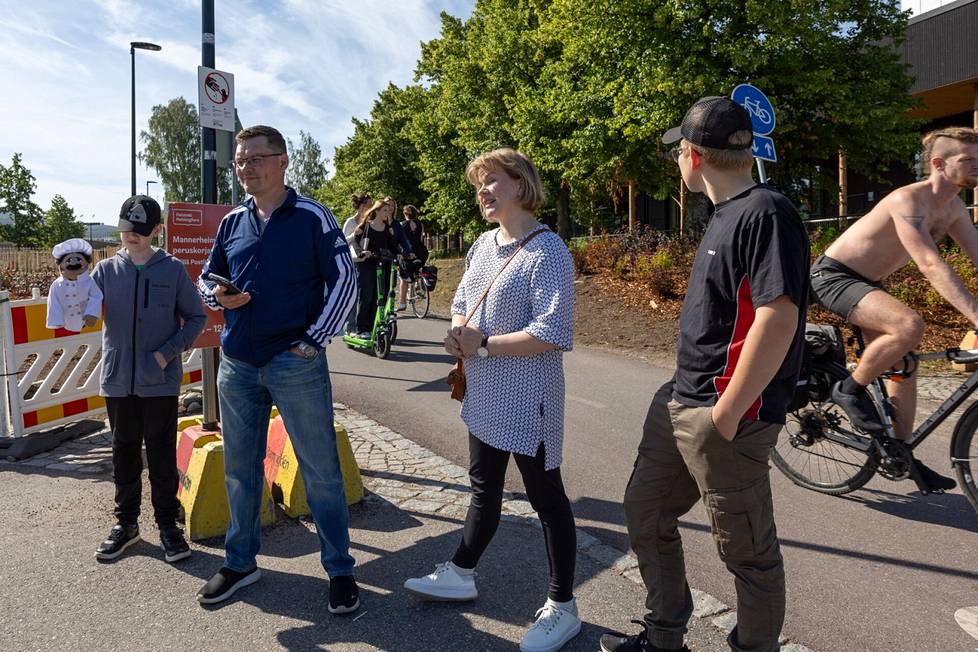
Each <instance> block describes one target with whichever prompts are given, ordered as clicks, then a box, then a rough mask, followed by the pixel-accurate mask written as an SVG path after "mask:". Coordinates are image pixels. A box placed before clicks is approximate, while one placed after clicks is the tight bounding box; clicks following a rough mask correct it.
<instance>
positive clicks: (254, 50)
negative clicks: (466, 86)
mask: <svg viewBox="0 0 978 652" xmlns="http://www.w3.org/2000/svg"><path fill="white" fill-rule="evenodd" d="M215 4H216V29H215V34H216V59H217V66H216V67H217V68H218V69H219V70H225V71H228V72H231V73H233V74H234V76H235V79H234V81H235V95H236V106H237V109H238V113H239V115H240V116H241V120H242V122H243V123H244V124H245V125H246V126H247V125H249V124H257V123H264V124H271V125H273V126H276V127H278V128H279V129H280V130H281V131H282V132H283V133H284V134H285V135H286V136H288V137H290V138H292V140H293V141H298V134H299V130H300V129H303V130H305V131H307V132H309V133H311V134H312V135H313V137H315V138H316V139H317V140H318V141H319V143H320V144H321V145H322V146H323V150H324V152H325V153H326V154H327V156H330V157H331V156H332V153H333V148H334V147H336V146H337V145H341V144H343V143H344V142H345V141H346V139H347V138H348V137H349V136H350V135H351V134H352V133H353V127H352V124H351V122H350V121H351V118H353V117H360V118H364V117H366V116H367V115H368V114H369V111H370V107H371V105H372V103H373V101H374V99H375V98H376V96H377V93H378V92H379V91H380V90H382V89H383V88H384V87H386V86H387V84H388V83H389V82H394V83H395V84H397V85H404V84H406V83H409V82H410V81H411V79H412V77H413V71H414V65H415V63H416V61H417V59H418V56H419V54H420V43H421V42H422V41H427V40H430V39H432V38H435V37H437V36H438V32H439V27H440V20H439V12H441V11H447V12H448V13H450V14H453V15H455V16H459V17H462V18H465V17H468V15H469V14H470V12H471V10H472V6H473V5H474V4H475V0H389V1H388V0H356V1H355V2H353V1H349V0H319V1H316V0H283V1H281V2H253V1H249V0H239V1H234V2H231V1H227V2H221V1H218V2H216V3H215ZM200 13H201V9H200V2H199V0H194V1H190V0H170V1H169V2H148V1H144V2H134V1H128V0H80V1H77V2H56V1H50V0H29V1H25V0H0V80H2V86H0V89H2V91H0V92H2V94H3V95H2V98H0V162H2V163H3V164H4V165H9V164H10V161H11V157H12V156H13V154H14V152H21V153H22V154H23V159H24V164H25V165H26V166H27V167H28V168H30V170H31V171H32V172H33V174H34V176H35V177H36V178H37V193H36V195H35V196H34V201H35V202H37V203H38V204H40V205H41V207H42V208H43V209H45V210H46V209H47V208H48V206H50V202H51V198H52V197H53V196H54V195H55V194H61V195H63V196H64V197H65V198H66V199H67V200H68V203H69V205H70V206H72V208H74V209H75V212H76V214H77V215H78V216H79V219H80V220H81V221H97V222H104V223H109V224H114V223H115V221H116V219H117V216H118V210H119V206H120V205H121V204H122V201H123V200H124V199H125V198H126V197H127V196H128V195H129V187H130V179H129V178H130V168H129V166H130V133H131V131H130V57H129V42H130V41H151V42H154V43H157V44H159V45H162V46H163V50H162V51H161V52H147V51H143V50H137V51H136V129H137V130H140V129H145V128H146V123H147V120H148V118H149V114H150V111H151V109H152V107H153V105H155V104H162V103H165V102H167V101H169V100H170V99H172V98H175V97H178V96H183V97H184V98H186V99H187V101H189V102H191V103H193V104H196V103H197V90H196V89H197V66H198V65H199V64H200V61H201V53H200V38H201V28H200V27H201V26H200ZM138 146H139V145H138V143H137V147H138ZM136 178H137V189H138V191H139V192H144V191H145V188H146V185H145V184H146V181H147V180H157V176H156V175H155V173H154V172H153V171H152V170H148V169H146V168H144V167H142V166H141V164H138V163H137V170H136ZM150 194H151V195H153V196H155V197H156V198H157V199H158V200H162V190H161V188H160V187H159V186H157V185H150Z"/></svg>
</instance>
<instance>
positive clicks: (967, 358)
mask: <svg viewBox="0 0 978 652" xmlns="http://www.w3.org/2000/svg"><path fill="white" fill-rule="evenodd" d="M917 359H918V360H950V361H951V362H954V363H957V364H968V363H971V362H978V349H959V348H957V347H954V348H951V349H947V350H945V351H934V352H933V353H918V354H917Z"/></svg>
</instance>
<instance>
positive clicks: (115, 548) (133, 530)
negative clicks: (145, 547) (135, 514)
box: [95, 523, 139, 561]
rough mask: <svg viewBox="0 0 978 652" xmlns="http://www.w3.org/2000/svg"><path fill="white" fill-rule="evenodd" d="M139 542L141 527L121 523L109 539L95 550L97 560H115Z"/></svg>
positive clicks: (110, 534) (116, 526) (114, 527)
mask: <svg viewBox="0 0 978 652" xmlns="http://www.w3.org/2000/svg"><path fill="white" fill-rule="evenodd" d="M138 542H139V526H138V525H124V524H122V523H119V524H118V525H115V526H113V528H112V531H111V532H109V538H108V539H106V540H105V541H103V542H102V543H100V544H99V547H98V548H97V549H96V550H95V558H96V559H102V560H106V561H107V560H109V559H115V558H116V557H118V556H119V555H121V554H122V553H123V551H125V549H126V548H128V547H129V546H131V545H132V544H134V543H138Z"/></svg>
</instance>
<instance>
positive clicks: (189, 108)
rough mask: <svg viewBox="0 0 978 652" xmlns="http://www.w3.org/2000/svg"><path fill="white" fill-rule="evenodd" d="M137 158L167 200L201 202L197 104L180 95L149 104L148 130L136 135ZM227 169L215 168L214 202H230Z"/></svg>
mask: <svg viewBox="0 0 978 652" xmlns="http://www.w3.org/2000/svg"><path fill="white" fill-rule="evenodd" d="M139 138H140V141H141V142H142V143H143V145H144V148H143V150H142V151H141V152H140V153H139V160H141V161H142V162H143V163H145V164H146V165H148V166H149V167H151V168H153V169H154V170H156V174H157V175H159V177H160V180H161V181H162V182H163V188H164V189H165V196H166V200H167V201H171V202H194V203H200V202H201V201H203V195H202V194H201V176H200V145H201V143H200V139H201V133H200V123H199V121H198V117H197V107H195V106H194V105H193V104H190V103H189V102H187V100H185V99H183V98H182V97H177V98H174V99H172V100H170V101H169V102H167V103H166V104H158V105H157V106H154V107H153V111H152V114H151V115H150V118H149V130H148V131H142V132H140V134H139ZM230 175H231V171H230V170H228V169H224V168H218V170H217V198H218V203H229V202H230V201H231V176H230Z"/></svg>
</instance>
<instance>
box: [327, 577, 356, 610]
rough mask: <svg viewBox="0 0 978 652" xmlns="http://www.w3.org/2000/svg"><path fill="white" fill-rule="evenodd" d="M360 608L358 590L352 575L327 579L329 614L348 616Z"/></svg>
mask: <svg viewBox="0 0 978 652" xmlns="http://www.w3.org/2000/svg"><path fill="white" fill-rule="evenodd" d="M359 608H360V589H359V588H357V581H356V580H355V579H353V576H352V575H340V576H338V577H331V578H329V613H331V614H348V613H350V612H352V611H356V610H357V609H359Z"/></svg>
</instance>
